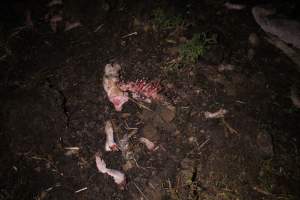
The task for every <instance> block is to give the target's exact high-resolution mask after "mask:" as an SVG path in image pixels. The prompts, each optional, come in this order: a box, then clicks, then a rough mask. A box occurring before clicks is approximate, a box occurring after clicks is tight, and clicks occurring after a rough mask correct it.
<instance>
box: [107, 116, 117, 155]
mask: <svg viewBox="0 0 300 200" xmlns="http://www.w3.org/2000/svg"><path fill="white" fill-rule="evenodd" d="M105 134H106V142H105V151H118V146H117V144H116V142H115V140H114V130H113V126H112V123H111V121H106V122H105Z"/></svg>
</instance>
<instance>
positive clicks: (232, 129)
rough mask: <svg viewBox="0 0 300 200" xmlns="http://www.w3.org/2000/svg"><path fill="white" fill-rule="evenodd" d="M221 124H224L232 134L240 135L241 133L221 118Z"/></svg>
mask: <svg viewBox="0 0 300 200" xmlns="http://www.w3.org/2000/svg"><path fill="white" fill-rule="evenodd" d="M221 122H222V124H223V125H224V126H225V128H226V129H227V130H228V131H229V132H230V133H231V134H236V135H238V134H239V132H238V131H237V130H235V129H234V128H232V127H231V126H230V125H229V124H228V123H227V122H226V121H225V119H224V118H221Z"/></svg>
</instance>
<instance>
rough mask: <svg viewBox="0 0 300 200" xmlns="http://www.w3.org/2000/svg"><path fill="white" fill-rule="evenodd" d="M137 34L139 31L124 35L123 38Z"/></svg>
mask: <svg viewBox="0 0 300 200" xmlns="http://www.w3.org/2000/svg"><path fill="white" fill-rule="evenodd" d="M137 34H138V33H137V32H133V33H129V34H127V35H124V36H122V38H127V37H130V36H132V35H137Z"/></svg>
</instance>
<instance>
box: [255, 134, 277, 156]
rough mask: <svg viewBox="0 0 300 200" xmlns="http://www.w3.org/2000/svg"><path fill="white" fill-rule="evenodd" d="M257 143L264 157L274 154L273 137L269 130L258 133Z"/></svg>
mask: <svg viewBox="0 0 300 200" xmlns="http://www.w3.org/2000/svg"><path fill="white" fill-rule="evenodd" d="M256 144H257V146H258V149H259V151H260V152H261V154H262V156H263V157H266V158H269V157H272V156H273V155H274V151H273V142H272V137H271V135H270V134H268V133H267V132H265V131H261V132H260V133H258V135H257V137H256Z"/></svg>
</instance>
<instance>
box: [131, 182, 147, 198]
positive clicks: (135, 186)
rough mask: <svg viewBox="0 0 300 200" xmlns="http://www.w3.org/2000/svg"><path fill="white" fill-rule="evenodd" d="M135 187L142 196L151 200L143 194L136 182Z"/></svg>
mask: <svg viewBox="0 0 300 200" xmlns="http://www.w3.org/2000/svg"><path fill="white" fill-rule="evenodd" d="M133 184H134V186H135V187H136V189H137V190H138V191H139V192H140V193H141V195H142V196H143V197H144V198H145V199H146V200H149V199H148V197H147V196H146V195H145V194H144V193H143V191H142V190H141V189H140V188H139V187H138V186H137V185H136V184H135V182H133Z"/></svg>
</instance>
